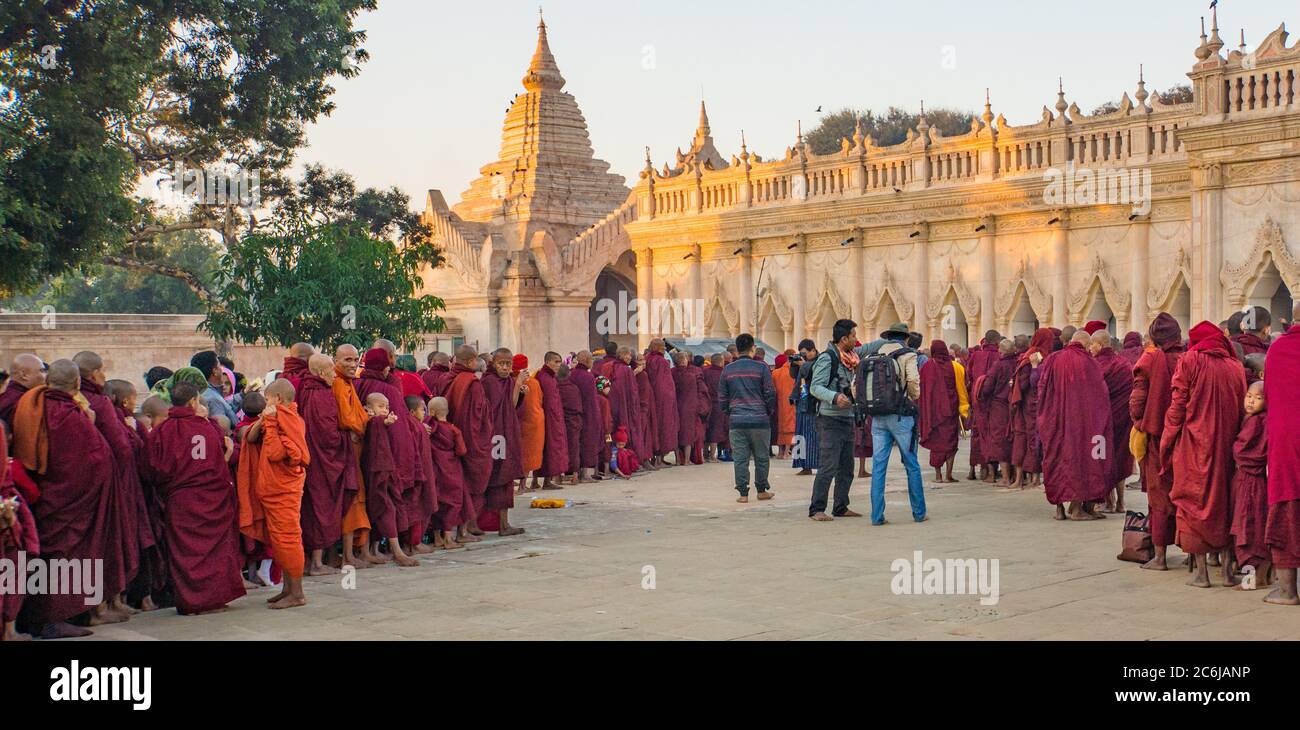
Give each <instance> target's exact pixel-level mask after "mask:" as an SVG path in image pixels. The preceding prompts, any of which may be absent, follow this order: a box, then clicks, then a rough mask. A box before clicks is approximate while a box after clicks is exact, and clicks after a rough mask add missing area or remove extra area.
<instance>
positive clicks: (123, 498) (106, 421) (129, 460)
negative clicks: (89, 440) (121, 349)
mask: <svg viewBox="0 0 1300 730" xmlns="http://www.w3.org/2000/svg"><path fill="white" fill-rule="evenodd" d="M72 361H73V362H74V363H76V364H77V368H78V369H79V371H80V374H81V394H82V396H83V397H85V399H86V401H87V402H88V403H90V409H91V410H92V411H94V413H95V428H97V429H99V432H100V433H101V434H103V435H104V440H105V441H107V442H108V446H109V450H110V451H112V453H113V481H114V487H113V493H114V495H115V499H114V508H113V513H112V518H111V519H112V522H111V524H112V525H113V528H112V529H113V531H114V533H115V534H116V536H117V538H118V542H119V544H120V554H121V556H122V558H121V562H120V563H118V562H116V561H114V562H113V563H110V564H106V565H105V568H106V569H107V568H108V566H109V565H120V568H121V570H122V571H123V572H122V575H121V576H120V580H121V582H122V584H123V585H125V586H130V585H131V583H132V582H133V581H134V580H135V578H136V575H137V573H138V572H139V570H140V557H141V555H142V554H143V553H144V552H145V551H147V550H151V549H153V547H154V535H153V530H152V529H151V528H150V525H149V515H148V512H147V511H146V509H145V504H144V491H143V489H142V488H141V486H140V471H139V466H138V464H137V463H136V445H135V436H136V434H135V433H134V430H133V429H131V428H129V427H128V426H127V424H126V422H125V421H124V420H123V419H122V416H121V412H120V411H119V410H118V409H117V406H115V405H113V401H112V399H110V398H109V397H108V396H107V395H105V394H104V384H105V382H106V381H107V377H106V376H105V374H104V361H103V359H102V358H100V356H99V355H97V354H95V353H93V352H89V351H84V352H79V353H77V354H76V355H74V356H73V358H72ZM105 580H106V581H107V582H110V583H117V582H118V580H119V577H118V576H113V575H109V574H107V573H106V574H105ZM108 604H109V605H108V607H109V608H112V609H113V610H114V611H116V612H117V613H120V614H128V615H129V614H130V609H128V608H127V606H126V601H125V597H124V596H123V595H119V594H114V595H112V596H110V597H109V601H108Z"/></svg>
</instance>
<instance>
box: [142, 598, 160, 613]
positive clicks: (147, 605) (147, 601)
mask: <svg viewBox="0 0 1300 730" xmlns="http://www.w3.org/2000/svg"><path fill="white" fill-rule="evenodd" d="M140 610H141V611H144V612H146V613H148V612H149V611H157V610H158V604H156V603H154V602H153V596H145V597H144V598H142V599H140Z"/></svg>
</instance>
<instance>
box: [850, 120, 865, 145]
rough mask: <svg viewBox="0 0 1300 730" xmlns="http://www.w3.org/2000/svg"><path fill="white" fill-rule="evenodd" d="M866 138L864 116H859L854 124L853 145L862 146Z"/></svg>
mask: <svg viewBox="0 0 1300 730" xmlns="http://www.w3.org/2000/svg"><path fill="white" fill-rule="evenodd" d="M865 140H866V135H864V134H863V133H862V117H858V119H857V121H856V122H855V123H854V124H853V146H854V147H862V143H863V141H865Z"/></svg>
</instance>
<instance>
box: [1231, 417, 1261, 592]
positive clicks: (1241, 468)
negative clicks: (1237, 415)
mask: <svg viewBox="0 0 1300 730" xmlns="http://www.w3.org/2000/svg"><path fill="white" fill-rule="evenodd" d="M1264 424H1265V415H1264V414H1263V413H1256V414H1255V415H1253V416H1247V417H1246V420H1245V421H1243V422H1242V424H1241V433H1239V434H1237V441H1236V443H1234V444H1233V445H1232V455H1233V458H1234V460H1235V462H1236V465H1237V471H1236V473H1235V474H1234V475H1233V477H1232V530H1231V533H1232V546H1233V548H1235V551H1236V553H1237V563H1238V564H1240V565H1242V566H1246V565H1250V566H1253V567H1255V568H1259V567H1260V565H1261V564H1263V563H1265V562H1268V560H1269V555H1270V551H1269V549H1268V541H1267V540H1266V539H1265V535H1264V531H1265V529H1266V528H1267V526H1268V480H1267V478H1266V476H1267V470H1268V437H1267V432H1266V429H1265V425H1264Z"/></svg>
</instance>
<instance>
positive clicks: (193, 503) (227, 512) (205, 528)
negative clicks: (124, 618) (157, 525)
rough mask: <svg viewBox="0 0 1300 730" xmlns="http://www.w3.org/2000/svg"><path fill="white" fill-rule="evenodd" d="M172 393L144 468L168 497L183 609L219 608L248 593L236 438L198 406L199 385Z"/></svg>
mask: <svg viewBox="0 0 1300 730" xmlns="http://www.w3.org/2000/svg"><path fill="white" fill-rule="evenodd" d="M171 400H172V409H171V410H170V411H169V412H168V414H167V421H166V422H164V423H163V425H161V426H159V427H158V428H157V429H155V430H154V431H153V432H152V433H150V434H149V441H148V444H147V446H146V448H147V453H148V458H147V466H146V470H145V473H146V474H147V475H148V479H149V481H150V482H152V483H153V485H154V488H155V489H156V491H157V493H158V495H159V497H160V498H161V499H162V503H163V515H164V524H165V526H166V530H167V548H168V549H167V558H168V561H169V564H170V566H171V578H172V586H173V588H174V590H175V594H176V610H177V612H178V613H181V614H183V615H192V614H200V613H207V612H210V611H218V610H220V609H222V608H225V606H226V604H228V603H230V602H231V601H233V600H235V599H236V598H239V597H241V596H243V595H244V581H243V579H242V578H241V577H240V568H241V564H240V563H241V559H240V553H239V534H238V532H237V531H236V529H235V526H236V524H237V521H238V507H237V505H236V501H235V487H234V484H232V483H231V479H230V466H229V464H228V459H229V458H230V453H231V451H232V450H233V449H234V443H233V442H232V441H231V440H230V439H228V438H224V437H223V436H222V435H221V434H220V433H219V432H218V431H217V428H216V426H215V425H213V423H212V421H211V420H209V419H207V418H205V417H203V416H200V415H198V414H197V413H195V410H194V409H195V407H196V406H197V405H198V404H199V393H198V388H196V387H195V386H193V385H192V384H189V383H178V384H176V385H174V386H172V389H171Z"/></svg>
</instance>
